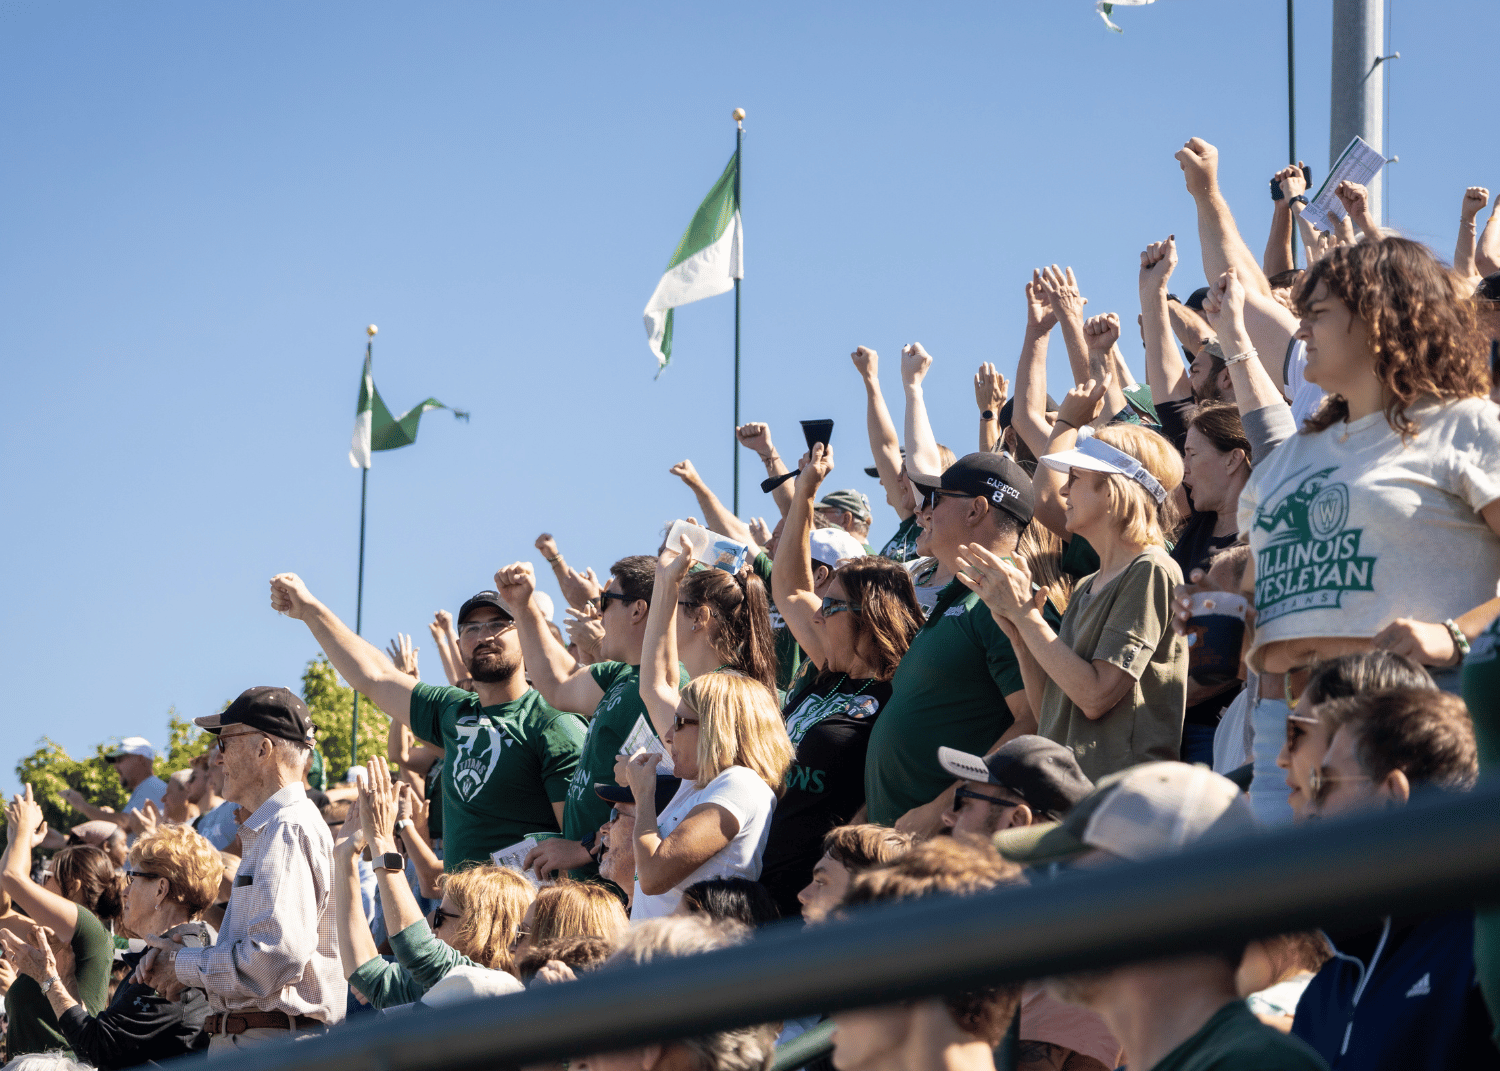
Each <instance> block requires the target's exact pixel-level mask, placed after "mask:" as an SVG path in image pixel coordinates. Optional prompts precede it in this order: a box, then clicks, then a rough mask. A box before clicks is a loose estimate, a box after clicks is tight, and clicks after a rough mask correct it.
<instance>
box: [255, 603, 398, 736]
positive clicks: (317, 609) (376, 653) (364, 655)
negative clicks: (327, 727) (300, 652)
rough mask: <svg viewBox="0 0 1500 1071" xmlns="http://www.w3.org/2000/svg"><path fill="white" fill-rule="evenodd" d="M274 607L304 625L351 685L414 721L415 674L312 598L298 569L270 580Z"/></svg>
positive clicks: (394, 714) (383, 707) (389, 710)
mask: <svg viewBox="0 0 1500 1071" xmlns="http://www.w3.org/2000/svg"><path fill="white" fill-rule="evenodd" d="M271 609H273V610H276V611H277V612H279V613H283V614H286V615H287V616H288V617H292V618H296V619H297V620H298V621H301V622H302V623H303V624H305V625H306V626H307V629H308V631H309V632H311V633H312V634H313V638H314V639H315V640H317V641H318V646H320V647H322V648H323V653H324V654H326V655H327V656H328V661H330V662H332V663H333V668H334V669H336V670H338V672H339V675H340V676H341V677H343V678H344V680H346V681H348V682H349V686H350V687H351V688H353V689H354V690H355V691H356V692H361V693H363V694H364V695H367V696H369V697H370V700H371V701H372V702H373V703H374V704H375V705H376V706H378V707H379V708H380V709H381V710H383V711H385V712H386V713H387V714H389V715H390V716H391V717H392V718H395V719H396V720H398V721H400V722H401V724H403V725H410V724H411V693H412V689H413V688H415V687H416V686H417V680H416V678H415V677H409V676H407V675H406V674H405V673H402V672H401V671H400V670H399V669H397V668H396V667H395V666H393V665H392V664H391V660H390V659H389V658H387V657H386V656H385V655H384V654H382V653H381V651H380V648H378V647H376V646H375V645H374V644H372V643H370V642H369V641H368V640H365V639H362V638H361V637H359V636H356V635H355V634H354V632H353V630H352V629H350V628H349V626H348V625H346V624H344V623H343V622H342V621H340V620H339V619H338V617H336V616H335V615H334V613H333V611H332V610H330V609H328V607H326V606H324V605H323V604H322V603H321V602H319V601H318V600H317V599H315V598H313V594H312V592H310V591H308V590H307V585H306V584H304V583H303V582H302V578H301V577H299V576H298V575H297V574H296V573H279V574H277V575H276V576H273V577H272V578H271Z"/></svg>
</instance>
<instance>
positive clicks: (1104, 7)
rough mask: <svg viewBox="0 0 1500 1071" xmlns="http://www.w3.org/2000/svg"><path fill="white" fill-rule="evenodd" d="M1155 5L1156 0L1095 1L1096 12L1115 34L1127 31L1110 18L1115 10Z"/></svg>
mask: <svg viewBox="0 0 1500 1071" xmlns="http://www.w3.org/2000/svg"><path fill="white" fill-rule="evenodd" d="M1154 3H1156V0H1094V10H1095V11H1097V12H1099V17H1100V18H1101V19H1103V20H1104V25H1106V26H1108V27H1109V28H1110V29H1111V30H1113V31H1115V33H1124V32H1125V31H1124V30H1122V29H1120V28H1119V27H1118V26H1116V25H1115V24H1114V21H1113V20H1112V19H1111V18H1110V16H1111V15H1113V14H1114V13H1115V8H1117V7H1143V6H1144V5H1146V4H1154Z"/></svg>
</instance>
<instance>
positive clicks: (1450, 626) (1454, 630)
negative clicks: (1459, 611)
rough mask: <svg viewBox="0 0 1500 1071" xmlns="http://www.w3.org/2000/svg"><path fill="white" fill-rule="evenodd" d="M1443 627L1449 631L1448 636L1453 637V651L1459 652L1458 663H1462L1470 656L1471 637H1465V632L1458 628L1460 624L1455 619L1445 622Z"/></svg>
mask: <svg viewBox="0 0 1500 1071" xmlns="http://www.w3.org/2000/svg"><path fill="white" fill-rule="evenodd" d="M1443 627H1444V628H1445V629H1447V630H1448V635H1450V636H1452V637H1453V649H1454V650H1455V651H1457V652H1458V661H1459V662H1462V661H1463V660H1464V659H1465V658H1467V657H1468V656H1469V637H1467V636H1465V635H1464V630H1463V629H1461V628H1459V627H1458V622H1457V621H1455V620H1453V618H1451V617H1450V618H1448V620H1446V621H1444V622H1443Z"/></svg>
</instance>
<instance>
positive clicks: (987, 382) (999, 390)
mask: <svg viewBox="0 0 1500 1071" xmlns="http://www.w3.org/2000/svg"><path fill="white" fill-rule="evenodd" d="M1009 395H1010V384H1009V383H1007V382H1006V381H1005V376H1004V375H1002V374H1001V373H1000V372H999V371H997V370H996V369H995V366H994V365H993V364H991V363H990V362H989V361H985V362H984V364H982V365H980V366H979V371H977V372H975V373H974V404H976V405H977V406H979V411H980V412H981V413H983V412H984V411H985V410H990V411H992V412H995V413H998V412H1000V409H1001V408H1002V407H1003V406H1004V405H1005V399H1006V398H1007V397H1008V396H1009Z"/></svg>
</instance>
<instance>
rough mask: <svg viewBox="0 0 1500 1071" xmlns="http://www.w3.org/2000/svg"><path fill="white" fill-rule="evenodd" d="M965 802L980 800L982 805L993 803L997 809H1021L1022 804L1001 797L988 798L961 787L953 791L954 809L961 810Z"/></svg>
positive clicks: (981, 793)
mask: <svg viewBox="0 0 1500 1071" xmlns="http://www.w3.org/2000/svg"><path fill="white" fill-rule="evenodd" d="M964 800H979V801H981V802H982V803H993V804H994V805H995V806H996V807H1019V806H1021V805H1020V803H1017V802H1012V801H1011V800H1003V799H1001V798H1000V797H999V796H986V795H985V794H984V793H983V792H975V791H973V790H971V789H967V788H963V787H959V788H956V789H954V790H953V809H954V810H955V811H957V810H960V809H961V808H962V807H963V805H964Z"/></svg>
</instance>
